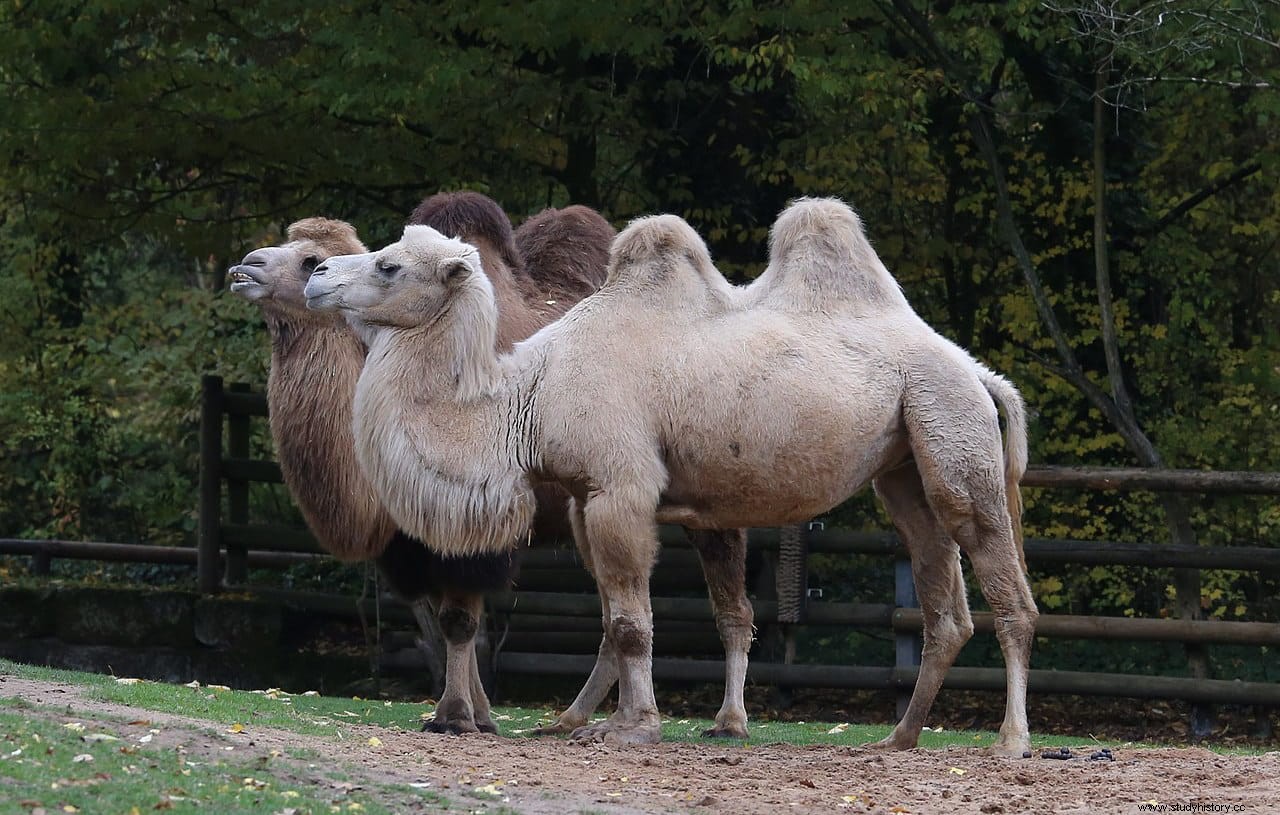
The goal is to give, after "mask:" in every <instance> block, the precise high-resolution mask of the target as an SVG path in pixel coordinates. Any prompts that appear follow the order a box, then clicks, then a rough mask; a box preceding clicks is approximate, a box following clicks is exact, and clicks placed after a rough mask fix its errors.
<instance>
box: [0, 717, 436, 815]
mask: <svg viewBox="0 0 1280 815" xmlns="http://www.w3.org/2000/svg"><path fill="white" fill-rule="evenodd" d="M95 718H96V719H101V717H95ZM62 719H68V721H66V722H63V721H62ZM146 724H147V723H145V722H142V723H130V724H127V725H126V724H121V723H117V722H114V721H101V720H98V721H93V722H89V721H88V720H83V721H82V720H78V719H75V718H72V717H69V716H62V715H60V714H57V713H55V712H54V711H53V710H50V709H39V708H33V707H31V706H29V705H13V704H6V705H5V706H4V707H3V708H0V734H3V735H0V799H3V800H5V801H8V802H9V804H10V805H12V806H15V807H19V808H20V809H14V810H13V811H33V810H36V809H43V810H44V811H46V812H50V813H54V812H67V813H74V812H115V813H126V815H128V814H130V813H140V812H148V811H153V810H168V811H172V812H175V813H183V812H219V813H261V812H283V811H293V812H299V813H301V812H315V813H319V812H338V811H341V812H351V813H368V815H381V813H390V812H393V811H395V810H392V809H388V808H387V807H386V806H385V805H384V803H382V802H380V801H379V800H378V799H376V798H374V797H372V796H370V795H368V794H366V793H364V792H361V791H360V790H358V789H350V790H349V789H346V788H343V787H341V786H335V785H332V784H325V783H323V782H322V781H321V780H320V779H319V778H317V777H314V776H309V775H308V774H307V772H306V771H305V770H302V769H301V768H300V767H298V766H294V765H292V764H291V763H289V762H287V760H283V759H276V758H275V757H273V758H272V759H271V761H270V762H264V761H262V760H258V761H251V762H247V761H244V760H234V759H223V758H217V757H214V758H212V759H209V758H205V757H203V756H201V757H200V758H199V759H197V758H196V757H195V756H196V754H195V753H194V752H188V750H187V747H186V745H187V744H188V743H190V742H194V741H198V740H200V739H202V738H203V736H201V735H200V734H198V733H196V732H195V731H181V730H175V729H174V728H172V727H168V728H166V732H165V736H164V738H165V741H164V744H163V746H153V744H152V742H153V741H156V742H158V741H159V735H158V734H159V733H160V731H158V730H154V729H149V728H147V727H146ZM420 800H422V799H420ZM444 808H447V802H445V805H444V806H443V807H441V809H444ZM6 811H9V810H8V809H6Z"/></svg>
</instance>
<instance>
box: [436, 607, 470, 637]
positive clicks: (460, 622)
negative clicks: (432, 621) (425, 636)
mask: <svg viewBox="0 0 1280 815" xmlns="http://www.w3.org/2000/svg"><path fill="white" fill-rule="evenodd" d="M479 628H480V621H479V620H477V619H476V618H475V616H474V615H473V614H471V612H469V611H467V610H466V609H462V608H445V609H441V611H440V631H441V632H442V633H443V634H444V638H445V639H446V640H448V641H449V642H450V643H452V644H454V645H458V644H461V643H466V642H470V641H471V640H473V639H475V637H476V631H478V630H479Z"/></svg>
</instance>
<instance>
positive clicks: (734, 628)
mask: <svg viewBox="0 0 1280 815" xmlns="http://www.w3.org/2000/svg"><path fill="white" fill-rule="evenodd" d="M716 630H717V631H719V632H720V640H721V641H722V642H724V643H725V644H726V645H730V644H733V645H741V644H743V643H745V644H746V647H747V648H750V646H751V640H752V638H753V632H754V631H755V613H754V611H753V610H752V608H751V603H749V602H746V599H745V598H743V599H742V602H741V603H738V604H735V605H733V606H730V607H727V608H719V607H717V609H716Z"/></svg>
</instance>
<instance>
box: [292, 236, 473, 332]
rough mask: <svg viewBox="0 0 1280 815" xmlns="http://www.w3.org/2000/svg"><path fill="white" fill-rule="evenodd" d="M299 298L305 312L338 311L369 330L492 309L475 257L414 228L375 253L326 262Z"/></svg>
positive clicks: (446, 239) (448, 240)
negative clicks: (463, 309) (475, 306)
mask: <svg viewBox="0 0 1280 815" xmlns="http://www.w3.org/2000/svg"><path fill="white" fill-rule="evenodd" d="M305 294H306V300H307V308H310V309H312V310H314V311H342V312H344V313H345V314H346V315H347V316H348V317H349V318H354V319H356V320H358V321H360V322H361V323H364V324H365V325H367V326H370V327H374V328H376V327H379V326H388V327H395V328H414V327H417V326H420V325H427V324H430V323H433V322H436V321H437V320H438V319H439V318H441V317H442V316H443V315H444V314H445V313H446V312H449V311H453V310H455V306H458V305H460V304H461V303H463V302H464V301H474V302H478V303H483V302H485V301H487V302H488V307H487V310H488V311H493V309H494V306H493V299H494V294H493V285H492V284H491V283H490V282H489V279H488V278H487V277H486V276H485V274H484V272H483V271H482V270H481V266H480V252H479V251H478V250H477V249H476V248H475V247H474V246H472V245H470V244H468V243H463V242H462V241H460V240H458V239H456V238H450V237H446V236H445V235H442V234H441V233H439V232H437V231H436V230H435V229H432V228H431V227H429V226H422V225H417V224H411V225H409V226H406V227H405V229H404V234H403V235H402V236H401V238H400V240H399V241H397V242H395V243H393V244H391V245H389V246H386V247H385V248H383V249H381V250H379V251H377V252H364V253H361V254H351V255H338V256H335V257H331V258H328V259H327V260H325V261H324V262H323V263H321V264H319V265H318V266H317V267H316V269H315V271H314V272H312V274H311V279H310V280H309V281H308V282H307V285H306V290H305Z"/></svg>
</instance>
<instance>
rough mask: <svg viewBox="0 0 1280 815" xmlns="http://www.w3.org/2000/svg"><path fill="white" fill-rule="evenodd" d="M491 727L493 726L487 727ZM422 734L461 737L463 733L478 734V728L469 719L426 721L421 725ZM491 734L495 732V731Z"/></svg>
mask: <svg viewBox="0 0 1280 815" xmlns="http://www.w3.org/2000/svg"><path fill="white" fill-rule="evenodd" d="M489 726H490V727H493V725H492V724H491V725H489ZM422 732H423V733H448V734H450V735H453V736H461V735H462V734H464V733H479V732H480V728H478V727H476V723H475V722H474V721H472V720H471V719H428V720H426V721H425V722H423V723H422ZM493 732H495V733H496V732H497V730H496V729H495V730H494V731H493Z"/></svg>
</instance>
